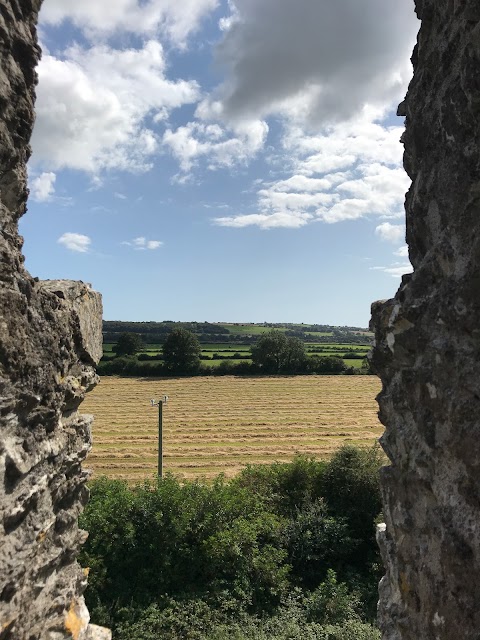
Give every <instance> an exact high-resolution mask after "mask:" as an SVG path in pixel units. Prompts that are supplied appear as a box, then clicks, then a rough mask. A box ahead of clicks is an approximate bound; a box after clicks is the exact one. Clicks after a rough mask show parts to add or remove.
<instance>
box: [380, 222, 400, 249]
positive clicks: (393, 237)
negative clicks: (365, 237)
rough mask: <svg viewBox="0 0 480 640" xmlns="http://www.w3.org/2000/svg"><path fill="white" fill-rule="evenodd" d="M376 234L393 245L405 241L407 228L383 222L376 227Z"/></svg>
mask: <svg viewBox="0 0 480 640" xmlns="http://www.w3.org/2000/svg"><path fill="white" fill-rule="evenodd" d="M375 234H376V235H377V236H378V237H379V238H380V239H381V240H385V241H386V242H392V243H393V244H396V243H398V242H402V241H405V227H404V225H403V224H390V222H383V223H382V224H379V225H378V227H376V229H375Z"/></svg>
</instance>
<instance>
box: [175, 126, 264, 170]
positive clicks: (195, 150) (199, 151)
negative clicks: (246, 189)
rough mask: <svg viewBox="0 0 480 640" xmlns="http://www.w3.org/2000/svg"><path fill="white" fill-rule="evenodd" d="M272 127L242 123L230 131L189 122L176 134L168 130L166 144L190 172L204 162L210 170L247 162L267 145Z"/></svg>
mask: <svg viewBox="0 0 480 640" xmlns="http://www.w3.org/2000/svg"><path fill="white" fill-rule="evenodd" d="M267 134H268V125H267V123H266V122H263V121H259V120H258V121H250V122H241V123H237V124H236V125H234V126H233V128H232V130H231V131H229V130H226V129H224V128H222V127H221V126H220V125H218V124H209V123H205V122H189V123H188V124H186V125H185V126H182V127H178V128H177V129H176V130H175V131H173V130H171V129H167V131H166V132H165V134H164V136H163V144H164V145H165V146H166V147H168V148H169V150H170V152H171V153H172V155H173V156H174V157H175V158H176V159H177V160H178V162H179V164H180V168H181V170H182V171H183V172H184V173H188V172H189V171H190V170H191V169H192V167H193V166H194V165H195V164H196V163H197V162H198V161H199V160H200V159H204V160H205V161H206V162H207V166H208V168H209V169H218V168H219V167H232V166H234V165H236V164H242V163H246V162H247V161H248V160H250V159H251V158H253V157H254V156H255V155H256V154H257V153H258V152H259V151H260V150H261V149H262V148H263V146H264V143H265V140H266V137H267Z"/></svg>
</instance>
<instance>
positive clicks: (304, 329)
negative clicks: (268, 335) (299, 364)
mask: <svg viewBox="0 0 480 640" xmlns="http://www.w3.org/2000/svg"><path fill="white" fill-rule="evenodd" d="M177 327H182V328H184V329H188V330H189V331H192V332H193V333H194V334H195V335H196V336H197V337H198V339H199V341H200V343H202V344H212V343H216V342H218V343H226V342H231V343H234V344H253V343H254V342H256V340H257V338H258V336H259V335H261V334H262V333H265V332H266V331H270V330H271V329H277V330H279V331H284V332H285V333H286V334H287V335H288V336H294V337H297V338H300V339H301V340H303V341H304V342H314V343H325V344H329V343H342V344H369V343H371V341H372V338H373V334H371V333H370V332H369V331H368V329H365V328H362V327H335V326H332V325H326V324H303V323H302V324H295V323H288V322H285V323H282V322H280V323H267V322H264V323H256V324H255V323H237V322H235V323H224V322H220V323H217V322H173V321H169V320H165V321H163V322H126V321H120V320H105V321H104V322H103V335H104V342H105V343H106V344H109V343H115V342H117V339H118V336H119V335H120V334H121V333H125V332H128V333H135V334H137V335H139V336H140V337H141V339H142V340H143V341H144V342H145V343H149V344H163V342H164V341H165V338H166V337H167V335H168V334H169V333H170V331H172V329H174V328H177Z"/></svg>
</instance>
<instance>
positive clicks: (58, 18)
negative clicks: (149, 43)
mask: <svg viewBox="0 0 480 640" xmlns="http://www.w3.org/2000/svg"><path fill="white" fill-rule="evenodd" d="M217 5H218V0H114V1H112V2H105V1H102V0H81V1H79V0H45V2H44V3H43V7H42V13H41V20H42V22H43V23H45V24H50V25H59V24H61V23H62V22H64V21H66V20H69V21H70V22H72V23H73V24H74V25H75V26H76V27H79V28H81V29H82V30H83V31H84V32H85V33H86V35H87V36H90V37H91V38H92V39H95V40H98V38H99V37H101V36H104V37H108V36H110V35H114V34H116V33H122V32H123V33H125V32H127V33H133V34H136V35H141V36H145V35H148V34H149V35H151V36H155V35H158V34H162V35H166V36H167V37H168V38H169V39H170V40H171V41H172V42H173V43H174V44H176V45H177V46H180V47H183V46H185V44H186V39H187V37H188V35H189V34H190V33H192V32H193V31H196V30H197V29H198V27H199V25H200V22H201V20H202V18H204V17H205V16H206V15H208V14H209V13H210V12H211V11H213V10H214V9H215V7H216V6H217Z"/></svg>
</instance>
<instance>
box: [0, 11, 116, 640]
mask: <svg viewBox="0 0 480 640" xmlns="http://www.w3.org/2000/svg"><path fill="white" fill-rule="evenodd" d="M40 4H41V0H0V429H1V431H0V433H1V438H0V527H1V529H0V639H1V640H7V639H10V640H27V639H28V640H34V639H40V638H41V639H42V640H43V639H46V640H57V639H58V640H60V639H63V638H74V639H75V640H81V639H82V638H87V637H93V636H92V633H97V634H100V635H98V637H101V634H102V633H103V632H101V631H100V630H98V629H97V630H95V629H88V628H87V624H88V612H87V610H86V608H85V605H84V602H83V597H82V593H83V590H84V588H85V586H86V574H85V572H84V571H83V570H82V569H81V568H80V567H79V566H78V564H77V563H76V560H75V558H76V555H77V552H78V549H79V545H80V544H81V543H82V541H84V539H85V536H86V534H85V533H84V532H83V531H81V530H79V528H78V524H77V518H78V514H79V512H80V511H81V509H82V506H83V505H84V504H85V501H86V499H87V496H88V491H87V489H86V487H85V481H86V478H87V474H86V472H84V471H82V469H81V463H82V461H83V460H84V458H85V456H86V454H87V452H88V450H89V448H90V423H91V417H90V416H81V415H79V414H78V412H77V409H78V406H79V404H80V403H81V401H82V399H83V397H84V395H85V393H86V391H88V390H89V389H91V388H92V387H93V386H94V385H95V384H96V382H97V377H96V374H95V364H96V362H97V361H98V359H99V358H100V356H101V349H102V334H101V329H102V327H101V315H102V307H101V298H100V296H99V294H98V293H95V292H94V291H92V289H91V287H90V286H88V285H86V284H83V283H81V282H69V281H52V282H44V283H42V282H38V280H37V279H35V278H32V277H31V276H30V275H29V274H28V273H27V272H26V271H25V269H24V266H23V257H22V253H21V249H22V239H21V237H20V236H19V235H18V228H17V223H18V220H19V218H20V216H22V215H23V213H25V210H26V201H27V194H28V192H27V186H26V162H27V160H28V158H29V155H30V147H29V140H30V135H31V130H32V126H33V122H34V99H35V93H34V88H35V82H36V75H35V65H36V63H37V60H38V57H39V49H38V47H37V44H36V30H35V25H36V20H37V14H38V10H39V8H40ZM103 636H104V637H108V634H107V635H105V633H104V634H103Z"/></svg>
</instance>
